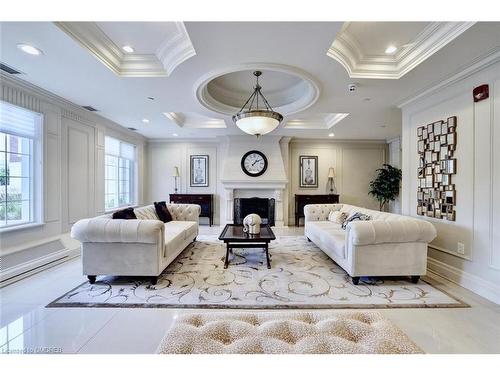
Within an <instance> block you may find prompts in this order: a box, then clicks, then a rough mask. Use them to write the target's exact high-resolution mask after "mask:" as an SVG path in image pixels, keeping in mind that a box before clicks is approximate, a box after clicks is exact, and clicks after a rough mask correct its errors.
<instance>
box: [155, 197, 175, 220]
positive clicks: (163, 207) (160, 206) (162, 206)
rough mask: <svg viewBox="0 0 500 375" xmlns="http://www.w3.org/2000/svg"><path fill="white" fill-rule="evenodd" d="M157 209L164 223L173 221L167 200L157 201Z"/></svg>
mask: <svg viewBox="0 0 500 375" xmlns="http://www.w3.org/2000/svg"><path fill="white" fill-rule="evenodd" d="M155 210H156V214H157V215H158V217H159V218H160V220H161V221H163V222H164V223H168V222H169V221H172V215H171V214H170V211H169V210H168V208H167V204H166V203H165V201H163V202H155Z"/></svg>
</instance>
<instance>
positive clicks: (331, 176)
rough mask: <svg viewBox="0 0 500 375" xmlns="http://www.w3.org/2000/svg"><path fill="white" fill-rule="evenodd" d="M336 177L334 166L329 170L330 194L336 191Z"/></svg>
mask: <svg viewBox="0 0 500 375" xmlns="http://www.w3.org/2000/svg"><path fill="white" fill-rule="evenodd" d="M334 178H335V169H333V167H330V169H329V170H328V182H330V194H333V193H334V192H336V191H335V190H336V189H335V181H334V180H333V179H334Z"/></svg>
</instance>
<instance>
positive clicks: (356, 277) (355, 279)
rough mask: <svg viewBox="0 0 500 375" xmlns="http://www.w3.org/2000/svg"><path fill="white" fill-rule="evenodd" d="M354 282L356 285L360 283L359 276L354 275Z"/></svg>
mask: <svg viewBox="0 0 500 375" xmlns="http://www.w3.org/2000/svg"><path fill="white" fill-rule="evenodd" d="M352 283H353V284H354V285H358V284H359V276H353V277H352Z"/></svg>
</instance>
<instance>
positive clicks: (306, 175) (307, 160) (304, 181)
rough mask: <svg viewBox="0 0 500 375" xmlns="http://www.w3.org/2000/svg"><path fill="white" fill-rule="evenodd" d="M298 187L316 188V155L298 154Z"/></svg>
mask: <svg viewBox="0 0 500 375" xmlns="http://www.w3.org/2000/svg"><path fill="white" fill-rule="evenodd" d="M299 169H300V170H299V176H300V182H299V187H300V188H313V189H317V188H318V157H317V156H305V155H300V156H299Z"/></svg>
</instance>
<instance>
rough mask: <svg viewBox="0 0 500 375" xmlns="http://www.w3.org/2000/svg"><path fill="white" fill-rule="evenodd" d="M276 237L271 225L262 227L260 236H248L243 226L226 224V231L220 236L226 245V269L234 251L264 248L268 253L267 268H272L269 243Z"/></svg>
mask: <svg viewBox="0 0 500 375" xmlns="http://www.w3.org/2000/svg"><path fill="white" fill-rule="evenodd" d="M275 239H276V237H275V236H274V233H273V231H272V229H271V227H270V226H269V225H262V226H261V227H260V233H259V234H248V233H245V232H243V225H236V224H226V226H225V228H224V230H223V231H222V233H221V234H220V236H219V240H221V241H224V243H225V244H226V260H225V261H224V268H227V266H228V265H229V253H232V252H233V251H232V250H233V249H235V248H239V249H246V248H263V249H265V251H266V259H267V268H271V260H270V259H269V243H270V242H271V241H272V240H275Z"/></svg>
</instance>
